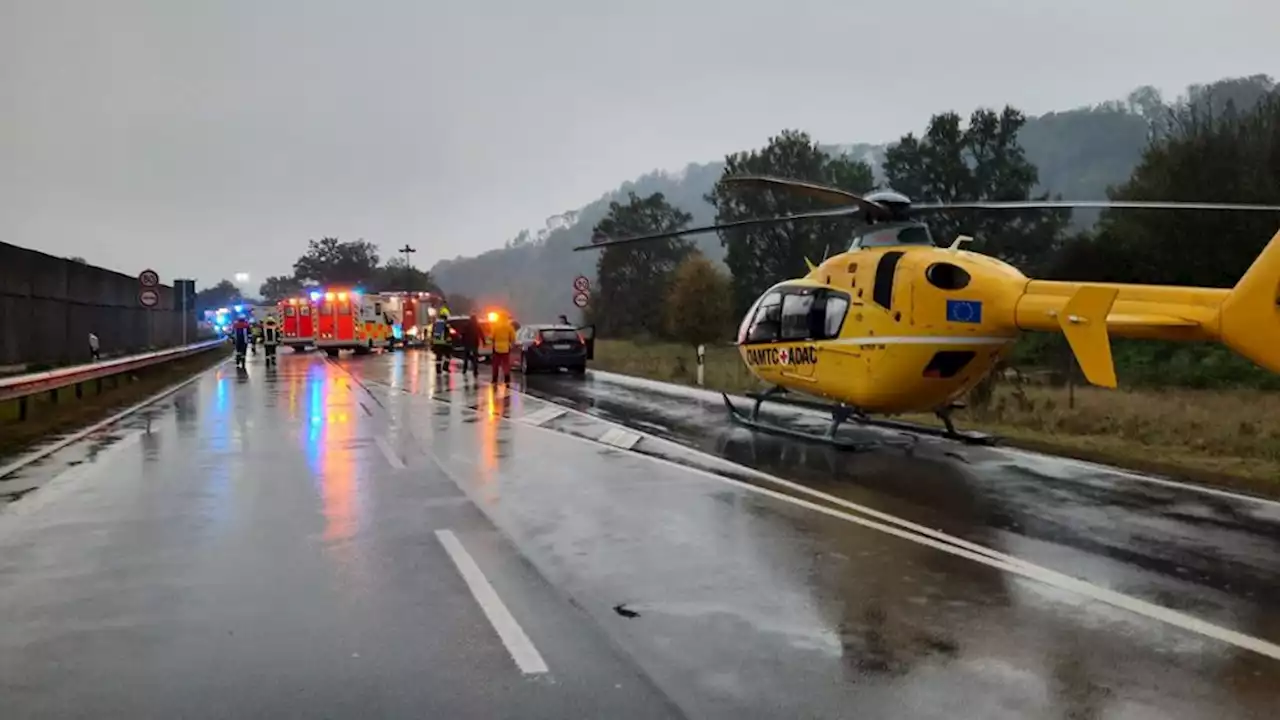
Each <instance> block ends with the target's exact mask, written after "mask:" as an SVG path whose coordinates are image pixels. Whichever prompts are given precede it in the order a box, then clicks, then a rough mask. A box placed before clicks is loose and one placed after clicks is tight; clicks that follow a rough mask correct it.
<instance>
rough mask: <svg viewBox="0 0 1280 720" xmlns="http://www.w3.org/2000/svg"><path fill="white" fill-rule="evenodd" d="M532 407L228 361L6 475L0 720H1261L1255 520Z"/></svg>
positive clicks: (387, 360)
mask: <svg viewBox="0 0 1280 720" xmlns="http://www.w3.org/2000/svg"><path fill="white" fill-rule="evenodd" d="M517 382H518V384H519V380H518V376H517ZM528 385H529V387H528V388H527V389H528V391H529V392H527V393H525V392H519V391H516V390H504V389H494V388H492V387H490V386H489V385H488V384H487V382H484V381H483V379H482V380H481V381H480V382H471V381H468V380H464V379H462V378H460V377H458V376H456V375H454V376H450V377H449V378H448V379H447V380H445V381H444V382H442V383H437V382H436V379H435V378H434V376H433V375H432V374H431V372H430V367H429V363H428V358H427V356H426V355H425V354H419V353H407V354H391V355H382V356H372V357H367V358H345V357H344V358H343V359H341V360H339V361H337V362H328V361H325V360H324V359H323V358H322V357H320V356H317V355H304V356H285V357H283V358H282V360H281V365H280V368H279V369H278V370H276V371H267V370H265V369H264V368H263V367H261V366H260V365H251V366H250V368H249V371H248V373H247V375H246V376H238V375H237V373H235V372H234V371H233V370H232V369H230V368H229V367H227V366H225V365H224V366H222V367H221V368H219V369H218V370H216V371H213V372H210V373H206V374H205V375H204V376H203V377H202V378H201V379H200V380H199V381H198V382H196V383H194V384H193V385H191V386H190V387H188V388H185V389H183V390H181V391H179V392H178V393H176V394H175V395H174V396H173V397H172V398H171V399H169V400H167V401H165V402H163V403H160V404H158V405H157V406H155V407H153V408H151V409H149V410H147V411H145V412H143V413H140V414H138V415H136V416H134V417H132V418H130V419H129V420H128V421H127V422H125V423H122V425H121V426H118V427H116V428H112V429H111V430H110V431H109V432H107V433H103V434H101V436H98V437H94V438H91V439H89V440H87V441H86V442H85V443H81V444H78V445H73V446H71V447H69V448H67V449H66V450H64V451H60V452H58V453H55V454H53V455H52V456H50V457H49V458H48V459H47V460H46V461H45V462H42V463H39V464H37V465H35V466H32V467H30V468H27V469H24V470H23V471H21V472H20V473H18V474H17V475H16V476H15V477H11V478H6V479H4V480H3V481H0V493H3V492H5V491H6V489H8V488H17V487H34V488H36V489H35V490H34V491H33V492H29V493H26V494H24V495H23V496H22V497H21V499H20V500H18V501H16V502H13V503H12V504H10V505H8V506H7V507H6V508H4V510H3V511H0V617H3V618H4V620H3V622H0V697H2V698H4V703H5V713H4V717H10V716H12V717H68V716H137V717H159V716H178V715H181V716H184V717H268V716H271V717H279V716H296V717H409V716H412V717H441V718H446V717H565V718H568V717H575V718H576V717H582V718H597V717H611V718H612V717H646V718H647V717H672V716H681V715H684V716H688V717H724V718H743V717H788V718H790V717H832V718H837V717H839V718H848V717H920V718H956V717H976V718H1001V717H1052V718H1068V717H1070V718H1093V717H1098V718H1101V717H1108V718H1110V717H1142V718H1146V717H1153V718H1154V717H1171V718H1179V717H1214V718H1225V717H1273V716H1274V708H1275V703H1276V701H1277V698H1278V697H1280V691H1278V690H1277V688H1280V660H1277V659H1275V656H1276V655H1280V647H1276V644H1277V643H1280V618H1278V617H1277V613H1276V610H1275V602H1274V601H1271V600H1269V599H1268V596H1270V597H1276V596H1280V592H1277V589H1280V561H1277V560H1275V558H1277V557H1280V553H1277V552H1276V551H1277V550H1278V549H1280V540H1278V538H1280V531H1278V528H1280V512H1278V511H1277V507H1278V506H1276V505H1274V504H1268V503H1258V502H1253V501H1248V500H1242V499H1231V498H1227V497H1219V496H1211V495H1205V494H1202V493H1197V492H1194V491H1191V490H1187V489H1182V488H1177V487H1172V486H1165V485H1156V484H1152V483H1147V482H1143V481H1139V480H1134V479H1128V478H1126V477H1125V476H1123V475H1120V474H1117V473H1114V472H1112V471H1104V470H1085V469H1083V468H1084V467H1085V466H1076V465H1069V464H1066V463H1061V462H1058V461H1047V460H1037V459H1036V458H1035V457H1034V456H1028V455H1023V454H1018V453H1008V452H1004V451H998V450H990V449H975V448H961V449H959V450H960V452H961V454H962V455H963V457H964V461H962V460H961V459H959V458H957V457H954V456H952V455H949V454H948V453H949V452H953V451H955V450H956V448H954V447H950V446H948V445H945V444H940V443H922V444H921V445H920V446H919V447H918V448H917V449H916V451H915V456H914V457H906V456H905V455H904V454H903V453H902V452H901V451H892V452H890V451H886V452H876V453H869V454H858V455H850V454H847V453H841V452H838V451H833V450H828V449H826V448H821V447H817V446H807V445H804V444H798V443H793V442H789V441H788V442H784V441H781V440H777V439H775V438H772V437H769V436H762V435H760V434H758V433H751V432H749V431H746V430H743V429H738V428H732V427H730V426H728V425H727V424H726V423H725V422H724V419H723V408H722V407H720V406H719V405H718V402H719V401H718V400H715V401H714V402H711V401H708V400H707V399H705V398H701V397H696V396H690V395H688V394H687V393H684V392H681V391H678V390H674V389H671V388H667V387H664V386H656V385H652V384H646V383H642V382H637V381H620V380H618V379H616V378H611V377H609V376H606V375H603V374H593V375H590V376H588V377H587V378H585V379H581V378H570V377H565V376H559V377H552V376H535V377H534V378H531V379H530V381H529V383H528ZM547 399H551V400H555V401H556V402H554V403H551V402H547V401H546V400H547ZM562 404H563V405H562ZM564 406H569V407H573V408H576V409H578V410H581V411H582V412H577V411H573V410H566V409H565V407H564ZM787 419H788V420H789V421H791V422H807V421H806V420H805V419H804V418H803V417H802V416H798V415H791V416H788V417H787ZM611 421H612V422H611ZM619 424H621V425H627V426H630V427H632V428H636V429H640V430H643V431H644V432H645V433H651V434H645V435H641V434H633V433H628V432H626V431H624V430H622V429H620V428H619ZM662 437H665V438H668V439H670V440H671V441H673V442H667V441H664V440H662V439H660V438H662ZM623 448H626V449H623ZM716 458H728V459H730V460H732V461H733V464H730V463H728V462H724V461H722V460H717V459H716ZM743 466H746V467H750V468H755V469H756V470H757V471H763V472H766V473H768V474H769V475H768V476H766V475H764V474H762V473H761V472H756V473H752V472H751V471H749V470H747V469H745V468H744V467H743ZM778 480H786V481H791V482H794V483H795V485H792V486H787V485H784V484H780V483H779V482H777V481H778ZM807 491H809V494H806V492H807ZM811 491H820V492H823V493H827V495H825V496H818V495H814V494H811ZM876 518H878V519H876ZM888 518H893V519H894V520H895V522H898V524H897V525H892V526H890V525H889V524H888ZM908 521H909V522H913V523H918V524H919V526H923V527H920V528H918V529H906V528H907V526H906V525H904V524H902V523H905V522H908ZM930 529H933V530H936V531H939V532H941V533H946V535H945V536H943V535H937V534H935V535H927V534H926V533H928V532H932V530H930ZM437 532H445V533H446V534H448V533H451V534H452V535H450V537H455V538H456V539H457V541H458V543H459V544H460V546H461V547H463V548H464V552H466V553H468V554H469V556H470V557H473V558H474V563H475V566H476V567H477V568H478V569H479V572H480V573H481V574H482V576H483V577H484V578H486V579H487V581H488V583H491V585H492V588H493V591H494V592H493V595H492V596H487V595H486V594H485V593H484V592H479V593H478V594H473V591H472V590H470V589H469V586H468V583H467V582H466V581H465V580H464V577H463V575H462V574H460V571H459V569H458V565H457V564H456V562H455V560H454V559H453V557H452V556H451V555H450V553H449V551H448V549H447V546H446V543H444V542H442V540H441V539H440V536H439V535H438V534H437ZM939 538H942V539H941V540H940V539H939ZM966 543H967V544H966ZM1058 573H1060V574H1061V575H1059V574H1058ZM1073 579H1074V580H1073ZM1081 581H1083V582H1081ZM1073 582H1074V583H1077V584H1073ZM1108 592H1110V593H1111V594H1108ZM484 597H490V598H492V597H496V598H498V599H499V600H498V602H499V603H501V604H503V605H505V607H506V608H508V609H509V612H510V617H511V618H512V619H513V623H514V625H515V626H517V628H519V629H520V630H521V631H523V633H524V634H526V635H527V645H525V644H522V643H520V642H514V646H515V648H516V649H514V650H512V649H509V648H510V647H511V646H512V645H511V644H510V643H509V642H504V640H503V636H501V635H500V634H499V631H498V630H496V629H495V624H493V623H492V622H491V621H490V620H489V619H488V618H487V616H486V613H485V611H484V610H483V609H482V604H481V600H479V599H477V598H484ZM489 602H491V600H490V601H489ZM490 606H491V605H490ZM1166 609H1172V610H1178V611H1181V612H1182V613H1183V614H1182V615H1175V614H1172V613H1169V612H1168V611H1167V610H1166ZM1188 616H1193V618H1195V619H1200V620H1203V621H1206V623H1205V624H1196V623H1195V622H1191V621H1190V620H1188ZM497 626H498V627H506V628H507V630H508V631H510V626H509V625H507V624H504V623H502V622H498V623H497ZM530 648H533V649H534V650H533V652H534V654H535V656H536V657H540V658H541V659H542V660H543V662H544V663H545V667H546V672H539V671H537V668H535V669H534V671H532V672H527V673H526V672H522V669H521V667H522V666H521V665H520V660H519V658H520V657H523V658H524V662H526V663H528V662H529V658H528V651H529V649H530ZM526 669H527V668H526Z"/></svg>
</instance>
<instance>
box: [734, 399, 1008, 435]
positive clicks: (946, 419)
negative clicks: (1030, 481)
mask: <svg viewBox="0 0 1280 720" xmlns="http://www.w3.org/2000/svg"><path fill="white" fill-rule="evenodd" d="M785 394H786V390H785V389H784V388H776V387H775V388H773V389H770V390H767V391H765V392H754V393H747V397H748V398H750V399H752V400H754V401H755V406H754V407H753V408H752V410H751V414H750V416H747V415H745V414H744V413H742V411H740V410H738V409H737V408H735V407H734V406H733V404H732V403H731V402H730V401H729V396H728V395H725V396H724V402H725V406H726V407H728V408H729V411H730V414H731V416H733V418H734V419H735V420H737V421H739V422H741V423H742V424H743V425H747V426H748V427H754V428H758V429H761V430H766V431H771V430H772V431H777V432H779V433H781V434H783V435H791V436H793V437H802V438H805V439H809V440H819V441H823V442H836V443H837V444H839V442H840V441H838V440H837V439H836V438H835V437H834V436H835V432H836V430H837V429H838V428H839V427H840V425H841V424H842V423H843V422H845V421H846V420H852V421H853V422H855V423H857V424H858V425H865V426H869V427H879V428H884V429H886V430H897V431H900V432H902V433H905V434H908V435H910V436H928V437H937V438H943V439H946V440H955V441H957V442H962V443H965V444H966V445H995V444H996V443H997V442H999V438H998V437H996V436H994V435H988V434H986V433H979V432H972V431H965V430H957V429H956V427H955V424H954V423H953V422H952V420H951V417H950V412H949V411H948V412H940V413H938V417H939V419H941V420H942V422H943V423H945V425H946V427H944V428H940V427H936V426H933V425H924V424H921V423H913V422H907V421H905V420H889V419H878V418H872V417H870V416H868V415H866V414H865V413H862V412H859V411H858V410H857V409H855V408H851V407H848V406H846V405H837V404H834V403H829V402H823V401H821V400H809V399H804V398H796V397H785ZM766 402H774V403H777V404H779V405H786V406H790V407H798V408H804V409H806V410H816V411H818V412H822V413H828V414H830V415H831V427H830V428H828V430H827V433H826V434H825V435H818V434H816V433H806V432H803V431H800V430H792V429H791V428H787V427H784V426H781V425H777V424H775V423H766V422H761V421H760V406H761V405H763V404H764V403H766ZM886 444H899V443H886V442H884V441H879V442H872V441H869V442H864V443H859V445H861V446H863V448H865V447H872V446H883V445H886ZM860 449H862V448H860Z"/></svg>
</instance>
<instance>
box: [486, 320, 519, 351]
mask: <svg viewBox="0 0 1280 720" xmlns="http://www.w3.org/2000/svg"><path fill="white" fill-rule="evenodd" d="M491 327H492V328H493V351H494V352H495V353H497V354H499V355H504V354H506V353H509V352H511V346H512V345H515V344H516V331H515V328H513V327H511V321H510V320H507V319H506V318H499V319H498V320H496V321H495V322H493V323H491Z"/></svg>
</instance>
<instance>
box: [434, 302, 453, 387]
mask: <svg viewBox="0 0 1280 720" xmlns="http://www.w3.org/2000/svg"><path fill="white" fill-rule="evenodd" d="M431 354H432V355H435V356H436V372H437V373H443V372H448V371H450V370H452V369H453V367H452V363H451V362H450V357H449V356H450V355H452V354H453V343H452V342H450V340H449V311H448V310H447V309H445V308H443V307H442V308H440V313H439V314H438V315H436V321H435V322H434V323H432V324H431Z"/></svg>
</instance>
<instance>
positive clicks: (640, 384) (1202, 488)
mask: <svg viewBox="0 0 1280 720" xmlns="http://www.w3.org/2000/svg"><path fill="white" fill-rule="evenodd" d="M590 372H591V374H592V375H593V376H600V377H601V378H602V379H603V380H604V381H605V382H611V383H615V384H618V385H624V386H629V387H630V388H632V389H643V388H646V387H649V388H653V389H654V390H658V391H665V392H667V393H672V394H675V395H677V396H679V395H684V396H686V397H695V398H699V399H703V400H706V401H708V402H711V401H714V402H715V404H716V405H717V406H719V405H720V402H721V398H720V394H719V393H717V392H713V391H710V390H704V389H702V388H695V387H689V386H685V385H672V384H670V383H664V382H661V381H658V380H650V379H648V378H637V377H632V376H630V375H622V374H620V373H612V372H606V371H603V370H592V371H590ZM530 397H532V396H530ZM729 398H730V399H731V400H735V401H738V402H741V403H745V404H750V403H752V402H754V401H753V400H751V399H750V398H745V397H743V396H741V395H730V396H729ZM538 399H540V400H541V399H542V398H538ZM543 402H551V401H548V400H544V401H543ZM561 407H564V406H561ZM567 409H568V410H569V411H570V412H576V413H578V414H580V415H583V416H585V417H590V418H594V419H596V420H599V419H600V418H599V417H597V416H595V415H591V414H590V413H584V412H582V411H580V410H574V409H572V408H567ZM789 409H790V410H791V411H792V412H796V413H799V414H801V415H804V416H806V417H813V418H823V419H828V418H827V416H826V415H825V414H824V413H821V412H818V411H816V410H810V409H808V408H799V407H790V408H789ZM868 429H870V430H880V428H875V427H874V426H872V427H869V428H868ZM636 432H640V433H642V434H644V435H645V436H646V437H650V435H649V434H648V433H644V432H643V431H640V430H636ZM894 432H898V431H894ZM653 437H656V436H653ZM681 447H684V446H681ZM684 449H685V450H689V451H691V452H694V453H697V454H699V455H705V456H706V457H710V458H715V459H717V460H721V461H724V460H723V458H717V457H716V456H715V455H711V454H709V453H706V452H703V451H701V450H695V449H694V448H689V447H685V448H684ZM989 449H991V450H994V451H996V452H999V453H1003V454H1005V455H1010V456H1014V457H1018V456H1023V457H1026V456H1030V457H1035V458H1051V459H1053V460H1054V461H1055V462H1059V463H1062V464H1064V465H1075V466H1077V467H1082V468H1088V469H1093V470H1101V471H1105V472H1106V473H1107V474H1109V475H1115V476H1117V477H1119V478H1123V479H1125V480H1134V481H1137V482H1145V483H1149V484H1152V485H1163V486H1165V487H1171V488H1177V489H1180V490H1188V491H1190V492H1196V493H1200V494H1201V495H1211V496H1214V497H1221V498H1226V499H1229V500H1237V501H1240V502H1248V503H1256V504H1258V505H1265V506H1269V507H1272V508H1280V500H1272V499H1270V498H1265V497H1260V496H1258V495H1245V494H1242V493H1235V492H1231V491H1230V490H1221V489H1218V488H1213V487H1209V486H1207V485H1197V484H1195V483H1186V482H1179V481H1177V480H1169V479H1167V478H1160V477H1155V476H1152V475H1145V474H1143V473H1139V472H1135V471H1132V470H1125V469H1124V468H1118V467H1115V466H1113V465H1104V464H1102V463H1095V462H1090V461H1088V460H1079V459H1076V458H1070V457H1065V456H1062V455H1047V454H1045V453H1038V452H1035V451H1034V450H1022V449H1019V448H1013V447H1001V448H989ZM735 464H736V463H735ZM748 469H750V468H748ZM1065 482H1074V481H1072V480H1066V481H1065Z"/></svg>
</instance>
